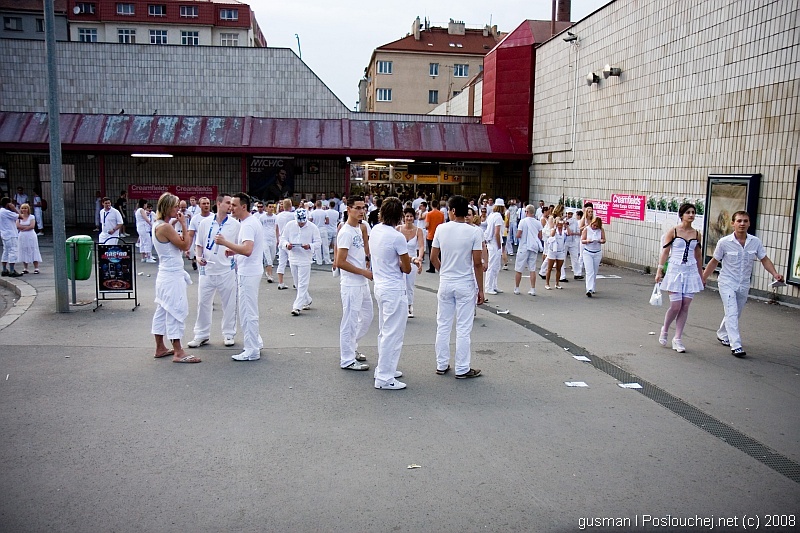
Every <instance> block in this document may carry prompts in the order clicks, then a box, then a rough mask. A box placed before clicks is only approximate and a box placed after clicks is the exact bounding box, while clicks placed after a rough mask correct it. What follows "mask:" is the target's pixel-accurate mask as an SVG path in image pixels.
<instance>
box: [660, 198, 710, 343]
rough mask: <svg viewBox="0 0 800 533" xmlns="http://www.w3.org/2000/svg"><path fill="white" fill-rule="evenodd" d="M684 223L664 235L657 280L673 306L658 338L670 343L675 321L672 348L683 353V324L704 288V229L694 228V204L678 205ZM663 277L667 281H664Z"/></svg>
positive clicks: (668, 310) (665, 317)
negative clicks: (673, 326) (693, 299)
mask: <svg viewBox="0 0 800 533" xmlns="http://www.w3.org/2000/svg"><path fill="white" fill-rule="evenodd" d="M678 215H679V216H680V217H681V223H680V224H679V225H677V226H675V227H674V228H672V229H671V230H669V231H667V232H666V233H665V234H664V236H663V237H662V238H661V244H662V248H661V255H660V257H659V260H658V269H657V272H656V283H661V289H662V290H665V291H667V292H668V293H669V309H667V313H666V315H665V316H664V326H663V327H662V328H661V335H660V336H659V338H658V342H659V343H660V344H661V346H666V345H667V338H668V337H669V328H670V326H671V325H672V322H673V321H674V322H675V336H674V337H673V338H672V349H673V350H675V351H676V352H679V353H683V352H685V351H686V348H685V347H684V345H683V339H682V336H683V328H684V327H685V326H686V321H687V319H688V318H689V305H691V303H692V298H694V295H695V293H698V292H700V291H702V290H703V257H702V255H701V253H702V252H701V247H700V243H701V242H702V236H701V235H700V232H699V231H697V230H696V229H694V228H692V223H693V222H694V217H695V209H694V205H693V204H689V203H686V204H683V205H681V207H680V208H679V209H678ZM667 258H669V266H668V267H667V272H666V274H664V265H665V264H666V262H667ZM662 280H663V281H662Z"/></svg>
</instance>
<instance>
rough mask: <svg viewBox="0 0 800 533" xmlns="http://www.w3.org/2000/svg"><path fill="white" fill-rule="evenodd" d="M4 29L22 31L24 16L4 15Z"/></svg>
mask: <svg viewBox="0 0 800 533" xmlns="http://www.w3.org/2000/svg"><path fill="white" fill-rule="evenodd" d="M3 29H5V30H8V31H22V17H3Z"/></svg>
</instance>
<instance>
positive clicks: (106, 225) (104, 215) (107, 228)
mask: <svg viewBox="0 0 800 533" xmlns="http://www.w3.org/2000/svg"><path fill="white" fill-rule="evenodd" d="M100 221H101V224H102V226H101V228H102V231H103V233H105V234H107V235H113V236H114V237H119V235H118V234H116V233H111V232H112V231H114V228H115V227H117V226H118V225H119V224H124V223H125V222H124V221H123V220H122V214H121V213H120V212H119V211H117V210H116V209H114V208H113V207H112V208H111V209H109V210H108V211H106V210H105V209H103V210H102V211H100Z"/></svg>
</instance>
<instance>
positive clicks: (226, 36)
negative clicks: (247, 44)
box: [219, 33, 239, 46]
mask: <svg viewBox="0 0 800 533" xmlns="http://www.w3.org/2000/svg"><path fill="white" fill-rule="evenodd" d="M219 44H220V46H239V34H238V33H220V34H219Z"/></svg>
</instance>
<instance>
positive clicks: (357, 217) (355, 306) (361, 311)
mask: <svg viewBox="0 0 800 533" xmlns="http://www.w3.org/2000/svg"><path fill="white" fill-rule="evenodd" d="M347 202H348V204H349V205H348V206H347V222H346V223H344V224H342V227H341V229H340V230H339V235H338V236H337V237H336V247H337V248H338V249H337V251H336V265H335V266H336V268H338V269H339V271H340V272H341V275H340V280H341V287H340V292H341V296H342V322H341V324H340V325H339V352H340V356H341V358H340V362H339V366H340V367H341V368H343V369H346V370H369V365H368V364H366V363H362V362H360V361H365V360H366V356H364V355H363V354H361V353H360V352H359V351H358V341H359V340H360V339H361V338H362V337H363V336H364V335H366V333H367V331H368V330H369V326H370V324H372V317H373V310H372V294H371V292H370V290H369V280H371V279H372V271H371V270H370V269H368V268H367V259H368V257H369V255H368V253H367V251H368V246H369V245H368V241H365V240H364V230H363V229H362V227H361V221H362V220H364V212H365V210H366V208H365V205H364V199H363V198H362V197H360V196H349V197H348V198H347Z"/></svg>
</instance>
